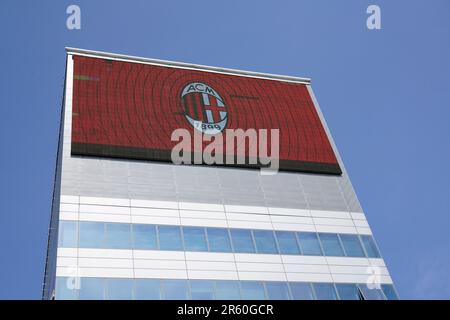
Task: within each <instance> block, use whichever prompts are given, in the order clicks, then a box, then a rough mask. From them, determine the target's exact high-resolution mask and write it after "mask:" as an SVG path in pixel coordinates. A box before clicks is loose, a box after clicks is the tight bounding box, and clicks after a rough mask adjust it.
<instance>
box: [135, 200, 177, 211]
mask: <svg viewBox="0 0 450 320" xmlns="http://www.w3.org/2000/svg"><path fill="white" fill-rule="evenodd" d="M131 206H132V207H144V208H165V209H178V203H177V202H174V201H154V200H134V199H131Z"/></svg>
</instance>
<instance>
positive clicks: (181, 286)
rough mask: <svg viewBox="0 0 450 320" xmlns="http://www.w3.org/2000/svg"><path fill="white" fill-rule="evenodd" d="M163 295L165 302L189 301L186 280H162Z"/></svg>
mask: <svg viewBox="0 0 450 320" xmlns="http://www.w3.org/2000/svg"><path fill="white" fill-rule="evenodd" d="M163 293H164V299H166V300H187V299H189V291H188V282H187V280H164V281H163Z"/></svg>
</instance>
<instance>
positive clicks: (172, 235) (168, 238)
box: [158, 226, 183, 250]
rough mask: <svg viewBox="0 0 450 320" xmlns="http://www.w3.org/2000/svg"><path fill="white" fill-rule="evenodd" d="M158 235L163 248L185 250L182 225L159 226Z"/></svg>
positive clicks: (160, 245) (160, 246)
mask: <svg viewBox="0 0 450 320" xmlns="http://www.w3.org/2000/svg"><path fill="white" fill-rule="evenodd" d="M158 236H159V248H160V249H161V250H183V244H182V242H181V232H180V227H175V226H158Z"/></svg>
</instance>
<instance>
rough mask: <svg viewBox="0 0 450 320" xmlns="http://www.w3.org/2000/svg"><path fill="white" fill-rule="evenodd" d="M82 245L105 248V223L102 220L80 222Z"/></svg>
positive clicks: (84, 246)
mask: <svg viewBox="0 0 450 320" xmlns="http://www.w3.org/2000/svg"><path fill="white" fill-rule="evenodd" d="M80 247H81V248H104V247H105V224H104V223H101V222H86V221H81V222H80Z"/></svg>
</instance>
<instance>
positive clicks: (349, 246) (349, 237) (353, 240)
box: [339, 234, 366, 257]
mask: <svg viewBox="0 0 450 320" xmlns="http://www.w3.org/2000/svg"><path fill="white" fill-rule="evenodd" d="M339 238H341V242H342V246H343V247H344V251H345V255H346V256H347V257H365V256H366V255H365V254H364V250H363V248H362V246H361V242H360V241H359V237H358V236H357V235H355V234H340V235H339Z"/></svg>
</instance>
